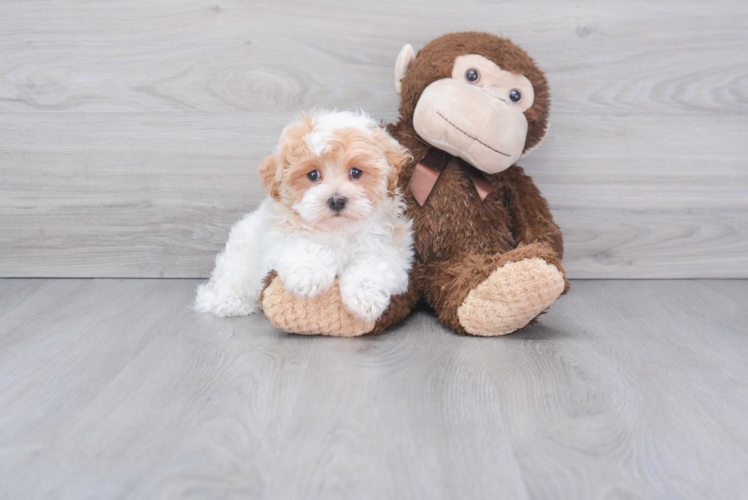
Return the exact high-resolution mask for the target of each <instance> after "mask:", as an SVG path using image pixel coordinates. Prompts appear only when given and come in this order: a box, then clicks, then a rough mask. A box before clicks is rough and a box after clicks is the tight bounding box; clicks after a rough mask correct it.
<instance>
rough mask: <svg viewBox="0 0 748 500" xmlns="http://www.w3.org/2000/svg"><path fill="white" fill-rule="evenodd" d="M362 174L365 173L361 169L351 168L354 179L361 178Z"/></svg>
mask: <svg viewBox="0 0 748 500" xmlns="http://www.w3.org/2000/svg"><path fill="white" fill-rule="evenodd" d="M362 175H364V173H363V172H362V171H360V170H359V169H357V168H355V167H354V168H352V169H351V177H352V178H353V179H360V178H361V176H362Z"/></svg>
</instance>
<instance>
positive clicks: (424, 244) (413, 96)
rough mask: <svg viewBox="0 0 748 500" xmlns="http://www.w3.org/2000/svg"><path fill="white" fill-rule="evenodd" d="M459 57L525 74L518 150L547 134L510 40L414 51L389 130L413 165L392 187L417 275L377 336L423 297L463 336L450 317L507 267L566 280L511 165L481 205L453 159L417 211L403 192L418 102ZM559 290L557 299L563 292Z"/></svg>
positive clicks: (451, 42) (478, 37) (456, 40)
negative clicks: (527, 101) (547, 270)
mask: <svg viewBox="0 0 748 500" xmlns="http://www.w3.org/2000/svg"><path fill="white" fill-rule="evenodd" d="M465 54H480V55H483V56H485V57H486V58H488V59H490V60H492V61H493V62H495V63H496V64H497V65H498V66H499V67H501V68H502V69H505V70H509V71H512V72H515V73H520V74H524V75H525V76H526V77H527V78H528V79H529V80H530V82H532V84H533V87H534V89H535V102H534V104H533V106H532V107H531V108H530V109H528V110H527V111H526V112H525V116H526V117H527V120H528V135H527V141H526V143H525V150H528V149H530V148H532V147H533V146H535V145H536V144H538V143H539V141H540V140H542V138H543V135H544V134H545V130H546V128H547V120H548V112H549V106H550V98H549V92H548V84H547V82H546V79H545V76H544V75H543V73H542V72H541V71H540V69H538V68H537V66H535V63H534V62H533V60H532V59H531V58H530V56H528V55H527V53H525V52H524V51H523V50H522V49H520V48H519V47H517V46H516V45H514V44H513V43H512V42H510V41H509V40H505V39H503V38H499V37H497V36H494V35H490V34H487V33H473V32H468V33H452V34H449V35H445V36H443V37H441V38H437V39H436V40H433V41H432V42H430V43H428V44H427V45H426V46H425V47H424V48H423V49H421V51H420V52H419V53H418V56H417V57H416V59H415V60H414V61H413V63H412V65H411V66H410V68H409V69H408V71H407V73H406V74H405V77H404V78H403V80H402V93H401V98H402V100H401V104H400V120H399V121H398V123H397V124H395V125H393V126H391V127H390V132H391V133H392V134H393V136H394V137H395V138H396V139H398V141H400V143H401V144H402V145H404V146H405V147H407V148H409V149H410V150H411V153H412V154H413V157H414V160H413V161H411V162H409V163H407V164H405V165H404V166H403V169H402V171H401V173H400V179H399V183H400V188H401V191H402V193H403V195H404V197H405V200H406V202H407V215H408V216H409V217H411V218H412V219H413V229H414V232H415V248H416V253H417V260H418V262H417V268H418V269H419V272H416V273H414V275H415V276H416V277H417V279H413V280H411V285H410V287H411V288H410V290H408V292H407V293H406V294H405V295H406V296H407V299H404V298H402V297H397V298H393V301H392V306H391V308H395V309H397V310H398V311H399V313H398V314H395V313H392V314H390V312H389V311H387V312H386V313H385V316H383V317H382V318H380V320H379V321H378V322H377V329H384V328H387V327H388V326H391V325H393V324H395V323H396V322H397V321H399V320H400V319H401V318H402V317H404V316H405V314H403V311H402V310H404V309H405V308H406V307H407V306H408V305H409V304H411V303H415V302H416V300H417V299H416V298H417V297H418V296H423V297H424V298H425V299H426V300H427V301H428V303H429V304H430V305H431V306H432V307H433V308H434V309H435V310H436V312H437V314H438V315H439V319H440V320H441V321H442V322H443V323H445V324H446V325H448V326H449V327H451V328H452V329H454V330H455V331H457V332H458V333H465V330H464V328H463V327H462V326H461V325H460V323H459V320H458V318H457V309H458V308H459V306H460V305H461V304H462V303H463V301H464V300H465V298H466V297H467V295H468V294H469V293H470V291H471V290H473V289H474V288H475V287H477V286H478V285H479V284H480V283H482V282H483V281H484V280H486V279H487V278H488V276H490V275H491V274H492V273H493V272H494V271H495V270H496V269H498V268H500V267H502V266H503V265H504V264H506V263H507V262H516V261H519V260H522V259H526V258H532V257H538V258H541V259H543V260H545V261H546V262H548V263H549V264H552V265H554V266H556V267H557V268H558V269H559V270H560V271H561V273H562V274H564V277H565V273H564V270H563V267H562V266H561V257H562V256H563V238H562V236H561V231H560V230H559V228H558V226H556V224H555V222H554V221H553V216H552V215H551V213H550V210H549V208H548V203H547V202H546V200H545V198H543V196H542V195H541V194H540V191H539V190H538V188H537V186H535V184H534V183H533V182H532V179H531V178H530V177H529V176H527V175H525V173H524V170H523V169H522V168H521V167H519V166H516V165H515V166H512V167H510V168H508V169H507V170H505V171H503V172H500V173H498V174H494V175H487V176H486V178H487V179H488V180H489V182H491V184H492V185H493V186H494V187H495V188H496V192H495V193H491V194H489V195H488V197H486V199H485V200H481V199H480V197H479V196H478V193H477V192H476V190H475V187H474V186H473V183H472V181H471V180H470V178H469V177H468V175H467V174H466V172H465V170H464V169H463V168H461V166H460V164H461V163H463V160H462V159H460V158H453V159H452V160H451V161H450V162H449V164H448V165H447V167H446V168H445V169H444V171H443V172H442V174H441V176H440V177H439V179H438V180H437V182H436V185H435V186H434V189H433V191H432V192H431V195H430V196H429V198H428V201H427V202H426V204H425V205H424V206H420V205H419V204H418V203H417V202H416V201H415V199H414V197H413V195H412V193H411V192H410V190H409V189H408V183H409V182H410V177H411V175H412V174H413V170H414V168H415V165H416V164H417V163H418V162H419V161H421V160H422V159H423V158H424V157H425V156H426V154H427V153H428V151H429V149H431V146H430V145H429V144H427V143H425V142H424V141H423V140H422V139H421V138H420V137H419V136H418V134H417V133H416V132H415V130H414V129H413V111H414V110H415V107H416V104H417V103H418V99H419V97H420V95H421V93H422V92H423V90H424V89H425V88H426V87H427V86H428V85H429V84H431V83H432V82H434V81H435V80H439V79H441V78H449V77H450V76H451V72H452V66H453V63H454V60H455V58H456V57H458V56H460V55H465ZM564 279H565V278H564ZM565 282H566V286H565V289H564V293H565V292H566V291H567V290H568V289H569V283H568V281H565ZM388 320H389V321H388ZM533 322H534V320H533Z"/></svg>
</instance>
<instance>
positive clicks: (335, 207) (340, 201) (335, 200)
mask: <svg viewBox="0 0 748 500" xmlns="http://www.w3.org/2000/svg"><path fill="white" fill-rule="evenodd" d="M345 201H346V200H345V198H343V197H342V196H340V195H337V194H336V195H333V196H331V197H330V199H328V200H327V206H328V207H330V210H332V211H333V212H342V211H343V209H344V208H345Z"/></svg>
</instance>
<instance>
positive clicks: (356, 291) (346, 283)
mask: <svg viewBox="0 0 748 500" xmlns="http://www.w3.org/2000/svg"><path fill="white" fill-rule="evenodd" d="M340 295H341V299H342V300H343V306H344V307H345V308H346V310H347V311H348V312H349V313H351V314H352V315H354V316H355V317H356V318H358V319H360V320H362V321H374V320H376V319H378V318H379V316H381V315H382V313H383V312H384V310H385V309H387V306H389V305H390V293H389V292H388V291H387V290H385V289H384V288H383V287H382V286H381V284H380V283H377V280H372V279H359V280H351V279H348V280H346V279H345V278H343V279H342V280H341V285H340Z"/></svg>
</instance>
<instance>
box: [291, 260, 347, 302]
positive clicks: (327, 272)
mask: <svg viewBox="0 0 748 500" xmlns="http://www.w3.org/2000/svg"><path fill="white" fill-rule="evenodd" d="M278 274H279V275H280V278H281V280H283V283H284V284H285V285H286V287H287V288H288V290H289V291H291V292H292V293H293V294H294V295H296V296H297V297H299V298H302V299H309V298H312V297H316V296H318V295H320V294H321V293H324V292H326V291H327V290H329V289H330V287H331V286H332V284H333V282H334V281H335V271H334V270H333V269H328V268H326V267H310V268H305V269H297V270H295V271H293V272H291V273H285V274H281V273H278Z"/></svg>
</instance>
